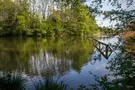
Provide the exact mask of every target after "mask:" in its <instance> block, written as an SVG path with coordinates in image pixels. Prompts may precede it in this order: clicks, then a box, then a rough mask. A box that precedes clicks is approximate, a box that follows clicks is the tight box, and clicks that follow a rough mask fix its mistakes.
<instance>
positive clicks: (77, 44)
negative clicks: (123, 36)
mask: <svg viewBox="0 0 135 90" xmlns="http://www.w3.org/2000/svg"><path fill="white" fill-rule="evenodd" d="M99 41H101V42H103V43H106V44H111V45H115V44H116V43H118V36H115V37H111V38H99ZM93 44H94V42H92V41H91V40H88V39H87V38H85V37H62V38H56V37H55V38H54V37H48V38H30V37H29V38H26V37H22V38H18V37H12V38H11V37H7V38H0V71H1V72H2V71H5V70H6V71H9V72H18V73H22V75H23V77H25V78H27V79H28V80H29V81H28V82H27V84H26V87H27V89H28V90H30V89H32V90H34V88H33V87H32V83H31V82H38V81H39V80H42V77H48V76H49V77H54V78H59V79H60V80H65V82H66V83H68V86H69V87H68V88H73V89H76V88H78V87H79V85H82V84H83V85H85V86H89V84H94V83H96V81H95V77H94V75H98V76H104V75H106V74H111V73H112V72H114V71H113V70H112V71H110V70H109V69H107V68H106V67H107V66H110V64H109V62H110V63H111V59H112V58H113V57H115V56H117V53H119V50H118V49H115V50H114V49H112V51H111V52H109V51H108V53H109V56H108V58H106V57H104V55H103V54H102V53H101V52H103V53H104V48H102V49H101V51H100V50H98V49H97V48H95V46H94V45H93ZM120 44H121V43H119V45H120ZM97 47H98V46H97ZM103 47H104V46H103ZM111 48H112V47H111ZM102 50H103V51H102ZM91 73H92V74H91ZM113 79H114V76H110V80H113Z"/></svg>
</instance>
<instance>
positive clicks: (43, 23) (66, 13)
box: [0, 0, 97, 36]
mask: <svg viewBox="0 0 135 90" xmlns="http://www.w3.org/2000/svg"><path fill="white" fill-rule="evenodd" d="M29 9H30V7H29V3H28V2H27V0H24V1H21V2H17V3H15V2H13V1H11V0H3V1H0V13H1V14H0V23H2V24H1V25H0V31H1V32H0V35H1V36H2V35H18V36H24V35H25V36H32V35H33V36H45V35H51V36H54V35H84V34H93V33H94V32H95V31H97V24H96V22H95V20H94V18H93V16H92V15H91V14H89V13H88V11H89V10H88V7H86V6H85V5H83V4H82V2H80V1H79V0H75V1H74V2H73V3H72V4H71V7H68V8H66V9H65V10H63V9H61V10H53V11H52V13H51V14H50V15H48V18H47V19H46V20H45V19H44V18H42V17H41V15H40V13H38V14H35V13H32V12H29ZM49 12H50V11H49Z"/></svg>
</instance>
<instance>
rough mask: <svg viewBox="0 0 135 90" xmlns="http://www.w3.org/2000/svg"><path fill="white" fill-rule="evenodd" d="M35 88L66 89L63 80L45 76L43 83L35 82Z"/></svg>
mask: <svg viewBox="0 0 135 90" xmlns="http://www.w3.org/2000/svg"><path fill="white" fill-rule="evenodd" d="M35 87H36V90H67V84H65V81H64V80H63V81H59V80H54V79H53V78H46V79H45V80H44V82H43V83H39V84H35Z"/></svg>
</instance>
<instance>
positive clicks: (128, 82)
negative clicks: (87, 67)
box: [91, 49, 135, 90]
mask: <svg viewBox="0 0 135 90" xmlns="http://www.w3.org/2000/svg"><path fill="white" fill-rule="evenodd" d="M134 59H135V57H134V56H133V55H131V54H129V53H128V52H125V50H123V49H122V50H121V51H119V53H117V54H116V56H115V57H113V58H112V59H111V60H108V66H106V69H108V70H109V71H110V73H111V74H107V75H104V76H101V77H99V76H96V75H95V79H96V81H97V83H96V84H93V85H91V86H92V87H93V88H97V89H96V90H99V88H102V89H103V90H114V89H115V90H134V89H135V65H134ZM111 78H114V79H113V80H111ZM99 86H101V87H99Z"/></svg>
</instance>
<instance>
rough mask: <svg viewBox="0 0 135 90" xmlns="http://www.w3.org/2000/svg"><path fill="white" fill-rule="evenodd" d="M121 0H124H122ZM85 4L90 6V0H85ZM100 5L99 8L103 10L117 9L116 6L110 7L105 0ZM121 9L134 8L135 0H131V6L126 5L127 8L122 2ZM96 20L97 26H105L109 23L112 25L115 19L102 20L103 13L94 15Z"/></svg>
mask: <svg viewBox="0 0 135 90" xmlns="http://www.w3.org/2000/svg"><path fill="white" fill-rule="evenodd" d="M123 1H124V0H123ZM85 4H87V5H88V6H91V0H87V2H86V3H85ZM102 6H103V7H102V8H101V10H103V11H111V10H112V9H114V10H117V9H116V7H112V6H111V5H108V4H107V2H104V3H103V4H102ZM122 9H125V10H135V0H133V5H131V6H130V7H128V8H127V6H126V3H123V5H122ZM96 21H97V24H98V25H99V26H106V27H108V26H110V25H112V26H114V25H115V24H116V21H114V22H110V20H109V19H107V20H103V15H101V16H97V17H96Z"/></svg>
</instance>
